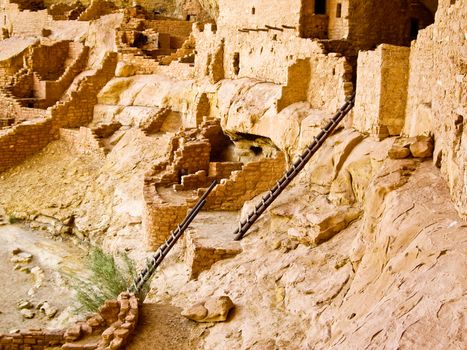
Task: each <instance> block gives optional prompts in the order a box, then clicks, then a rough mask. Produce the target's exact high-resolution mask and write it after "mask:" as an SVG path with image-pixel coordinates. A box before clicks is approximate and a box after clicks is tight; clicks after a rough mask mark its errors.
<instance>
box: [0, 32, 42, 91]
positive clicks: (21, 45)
mask: <svg viewBox="0 0 467 350" xmlns="http://www.w3.org/2000/svg"><path fill="white" fill-rule="evenodd" d="M3 43H4V44H5V45H8V46H15V47H16V48H17V50H16V53H15V54H13V55H11V56H7V57H5V58H4V59H1V60H0V87H4V86H6V85H8V84H10V83H11V82H12V79H13V76H14V75H15V74H16V73H17V72H18V71H19V70H20V69H21V68H23V63H24V58H25V57H26V55H27V54H29V47H30V45H33V44H34V41H31V40H21V39H19V40H17V39H16V38H11V39H8V40H5V41H3ZM0 56H1V55H0Z"/></svg>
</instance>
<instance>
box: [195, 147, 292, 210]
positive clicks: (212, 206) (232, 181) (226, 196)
mask: <svg viewBox="0 0 467 350" xmlns="http://www.w3.org/2000/svg"><path fill="white" fill-rule="evenodd" d="M285 169H286V162H285V157H284V155H283V154H282V153H279V154H278V155H277V156H276V157H275V158H264V159H261V160H259V161H255V162H251V163H248V164H246V165H244V166H243V168H242V170H236V171H233V172H232V176H230V178H229V179H227V180H222V181H221V183H220V184H219V185H217V186H216V187H215V188H214V190H213V191H212V192H211V194H210V195H209V197H208V198H207V200H206V205H205V206H204V208H203V209H204V210H240V209H241V208H242V206H243V204H245V202H246V201H249V200H250V199H252V198H254V197H256V196H257V195H259V194H261V193H263V192H265V191H267V190H269V189H271V188H272V187H273V186H274V185H275V183H276V181H278V180H279V179H280V177H281V176H282V175H283V174H284V171H285ZM201 192H202V191H201Z"/></svg>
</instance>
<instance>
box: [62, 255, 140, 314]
mask: <svg viewBox="0 0 467 350" xmlns="http://www.w3.org/2000/svg"><path fill="white" fill-rule="evenodd" d="M119 257H120V258H121V259H119V260H121V263H120V264H117V261H116V259H115V257H114V256H113V255H111V254H107V253H105V252H104V251H103V250H102V249H101V248H99V247H92V248H91V249H90V251H89V259H88V260H87V263H86V265H87V267H88V269H89V271H90V276H89V277H88V278H87V279H83V278H78V277H76V276H68V277H69V279H70V281H71V287H72V289H73V290H74V291H75V292H76V298H77V301H78V303H79V304H80V307H79V308H78V309H77V311H90V312H96V311H97V309H98V308H99V307H100V306H101V305H102V304H103V303H104V302H105V301H106V300H109V299H115V298H116V297H117V296H118V295H119V294H120V293H121V292H123V291H125V290H126V289H127V288H128V286H129V285H130V284H131V283H132V281H133V279H134V278H135V276H136V268H135V264H134V262H133V261H132V260H131V259H130V258H129V257H128V255H127V254H120V255H119Z"/></svg>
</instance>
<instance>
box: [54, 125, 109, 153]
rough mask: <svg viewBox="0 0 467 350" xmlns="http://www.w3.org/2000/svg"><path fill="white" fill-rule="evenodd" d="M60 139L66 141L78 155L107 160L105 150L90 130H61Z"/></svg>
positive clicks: (82, 128) (81, 128)
mask: <svg viewBox="0 0 467 350" xmlns="http://www.w3.org/2000/svg"><path fill="white" fill-rule="evenodd" d="M60 139H62V140H64V141H66V143H67V145H68V147H70V149H71V150H72V151H73V152H75V153H76V154H83V155H95V156H97V157H99V158H101V159H104V158H105V152H104V149H103V148H102V147H101V145H100V143H99V140H98V139H97V137H96V135H95V134H94V133H93V131H92V130H91V129H90V128H86V127H83V126H82V127H80V128H79V129H63V128H62V129H60Z"/></svg>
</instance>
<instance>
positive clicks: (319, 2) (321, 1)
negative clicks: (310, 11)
mask: <svg viewBox="0 0 467 350" xmlns="http://www.w3.org/2000/svg"><path fill="white" fill-rule="evenodd" d="M325 14H326V0H315V15H325Z"/></svg>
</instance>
